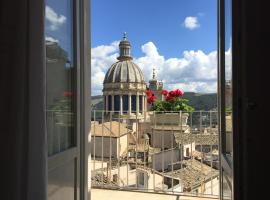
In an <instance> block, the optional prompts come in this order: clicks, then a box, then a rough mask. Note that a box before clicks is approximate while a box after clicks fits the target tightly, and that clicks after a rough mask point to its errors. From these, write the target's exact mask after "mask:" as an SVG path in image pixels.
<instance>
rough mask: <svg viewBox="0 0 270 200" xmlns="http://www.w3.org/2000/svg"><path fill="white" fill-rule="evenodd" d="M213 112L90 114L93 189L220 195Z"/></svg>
mask: <svg viewBox="0 0 270 200" xmlns="http://www.w3.org/2000/svg"><path fill="white" fill-rule="evenodd" d="M217 123H218V120H217V112H216V111H195V112H192V113H186V112H177V113H175V112H172V113H169V112H166V113H165V112H147V113H139V114H138V113H137V114H136V113H134V114H133V115H132V116H129V115H127V114H123V115H121V114H120V113H119V112H116V111H112V112H105V111H103V110H93V111H92V113H91V136H90V138H91V145H90V146H91V165H90V166H89V167H90V168H91V169H90V170H91V186H92V188H102V189H119V190H136V191H142V192H155V193H165V194H188V195H192V196H208V197H214V198H217V197H218V195H219V156H218V149H219V135H218V127H217Z"/></svg>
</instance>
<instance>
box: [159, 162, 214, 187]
mask: <svg viewBox="0 0 270 200" xmlns="http://www.w3.org/2000/svg"><path fill="white" fill-rule="evenodd" d="M182 164H183V166H185V167H183V168H182V169H179V170H174V171H172V172H171V171H170V172H165V173H164V176H167V177H170V178H177V179H179V180H180V181H181V182H182V184H183V187H184V188H186V189H187V188H193V187H196V186H197V185H198V184H201V183H202V182H204V181H205V180H207V179H209V178H211V177H212V178H214V177H216V176H217V175H218V174H219V171H218V170H216V169H213V168H211V167H209V166H208V165H205V164H203V163H201V162H199V161H197V160H193V159H191V160H184V161H182Z"/></svg>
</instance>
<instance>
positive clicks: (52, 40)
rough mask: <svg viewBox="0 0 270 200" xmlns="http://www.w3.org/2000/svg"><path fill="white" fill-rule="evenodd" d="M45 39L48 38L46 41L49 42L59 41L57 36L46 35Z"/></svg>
mask: <svg viewBox="0 0 270 200" xmlns="http://www.w3.org/2000/svg"><path fill="white" fill-rule="evenodd" d="M45 40H46V41H49V42H56V43H58V42H59V40H57V39H55V38H53V37H49V36H46V37H45Z"/></svg>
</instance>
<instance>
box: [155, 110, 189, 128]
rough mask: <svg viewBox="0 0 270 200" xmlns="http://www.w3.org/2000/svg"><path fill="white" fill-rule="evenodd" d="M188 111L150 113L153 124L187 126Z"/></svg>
mask: <svg viewBox="0 0 270 200" xmlns="http://www.w3.org/2000/svg"><path fill="white" fill-rule="evenodd" d="M188 116H189V114H188V113H181V112H177V113H152V114H150V121H151V124H153V125H158V126H163V125H164V126H168V125H169V126H170V125H173V126H181V123H182V126H187V120H188Z"/></svg>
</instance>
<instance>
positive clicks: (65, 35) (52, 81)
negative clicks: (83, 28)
mask: <svg viewBox="0 0 270 200" xmlns="http://www.w3.org/2000/svg"><path fill="white" fill-rule="evenodd" d="M72 16H73V1H71V0H65V1H63V0H61V1H60V0H47V1H46V14H45V37H46V38H45V40H46V76H47V77H46V87H47V88H46V93H47V94H46V97H47V105H46V109H47V110H46V111H47V112H46V114H47V133H48V154H49V155H53V154H56V153H58V152H61V151H64V150H66V149H68V148H70V147H72V146H74V145H75V119H76V118H75V110H74V101H75V96H76V95H75V87H74V86H75V66H74V58H73V18H72Z"/></svg>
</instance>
